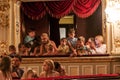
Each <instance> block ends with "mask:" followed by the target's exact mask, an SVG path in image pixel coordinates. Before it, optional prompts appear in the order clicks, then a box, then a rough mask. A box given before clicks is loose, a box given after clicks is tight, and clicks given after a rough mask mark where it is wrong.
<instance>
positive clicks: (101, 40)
mask: <svg viewBox="0 0 120 80" xmlns="http://www.w3.org/2000/svg"><path fill="white" fill-rule="evenodd" d="M95 38H97V39H99V40H100V42H101V43H103V42H104V39H103V36H102V35H97V36H96V37H95Z"/></svg>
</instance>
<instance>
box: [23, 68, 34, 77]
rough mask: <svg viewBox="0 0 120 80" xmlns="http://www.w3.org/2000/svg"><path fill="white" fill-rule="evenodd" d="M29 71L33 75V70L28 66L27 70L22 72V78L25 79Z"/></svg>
mask: <svg viewBox="0 0 120 80" xmlns="http://www.w3.org/2000/svg"><path fill="white" fill-rule="evenodd" d="M30 73H31V74H33V76H34V70H33V69H32V68H28V69H27V71H25V72H24V74H23V77H22V79H27V78H28V75H29V74H30Z"/></svg>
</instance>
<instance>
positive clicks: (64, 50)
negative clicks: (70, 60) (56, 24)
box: [58, 38, 69, 55]
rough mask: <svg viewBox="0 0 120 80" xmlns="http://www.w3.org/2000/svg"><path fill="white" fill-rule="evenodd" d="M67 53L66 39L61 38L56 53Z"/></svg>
mask: <svg viewBox="0 0 120 80" xmlns="http://www.w3.org/2000/svg"><path fill="white" fill-rule="evenodd" d="M68 52H69V46H68V45H67V39H66V38H62V39H61V40H60V45H59V46H58V53H60V54H64V55H65V54H67V53H68Z"/></svg>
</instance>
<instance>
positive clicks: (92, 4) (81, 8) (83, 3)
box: [73, 0, 101, 18]
mask: <svg viewBox="0 0 120 80" xmlns="http://www.w3.org/2000/svg"><path fill="white" fill-rule="evenodd" d="M100 2H101V0H75V3H74V5H73V12H74V13H75V14H76V15H77V16H79V17H80V18H86V17H89V16H90V15H92V14H93V13H94V12H95V10H96V9H97V7H98V6H99V4H100Z"/></svg>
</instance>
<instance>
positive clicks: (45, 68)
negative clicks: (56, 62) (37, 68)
mask: <svg viewBox="0 0 120 80" xmlns="http://www.w3.org/2000/svg"><path fill="white" fill-rule="evenodd" d="M43 70H44V71H48V70H49V66H48V65H47V64H46V63H45V62H44V63H43Z"/></svg>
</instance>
